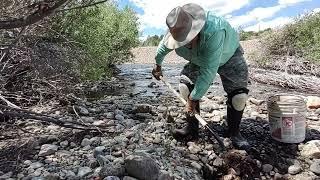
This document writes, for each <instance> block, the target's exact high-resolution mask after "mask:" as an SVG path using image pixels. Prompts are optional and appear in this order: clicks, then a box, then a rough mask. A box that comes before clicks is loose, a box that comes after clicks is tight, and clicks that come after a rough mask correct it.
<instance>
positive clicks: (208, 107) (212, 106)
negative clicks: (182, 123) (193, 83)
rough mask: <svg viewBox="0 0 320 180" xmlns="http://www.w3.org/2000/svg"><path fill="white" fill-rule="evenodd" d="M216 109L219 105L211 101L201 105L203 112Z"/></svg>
mask: <svg viewBox="0 0 320 180" xmlns="http://www.w3.org/2000/svg"><path fill="white" fill-rule="evenodd" d="M217 109H219V105H218V104H214V103H212V102H211V103H207V104H204V105H202V106H201V110H203V111H204V112H212V111H213V110H217Z"/></svg>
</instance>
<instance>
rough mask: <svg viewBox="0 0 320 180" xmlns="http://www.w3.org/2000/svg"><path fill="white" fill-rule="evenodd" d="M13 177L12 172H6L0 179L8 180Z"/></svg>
mask: <svg viewBox="0 0 320 180" xmlns="http://www.w3.org/2000/svg"><path fill="white" fill-rule="evenodd" d="M12 175H13V172H8V173H5V174H3V175H1V176H0V179H9V178H11V176H12Z"/></svg>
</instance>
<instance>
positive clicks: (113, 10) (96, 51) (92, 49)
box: [53, 3, 138, 80]
mask: <svg viewBox="0 0 320 180" xmlns="http://www.w3.org/2000/svg"><path fill="white" fill-rule="evenodd" d="M53 29H54V30H55V31H59V32H60V34H63V35H65V36H67V38H71V39H72V40H75V41H76V42H77V45H78V46H80V47H81V49H83V50H84V52H85V53H86V54H87V55H88V57H89V58H86V59H85V60H82V61H80V62H79V63H80V64H79V67H78V68H79V69H80V72H81V75H82V78H83V79H85V80H98V79H100V78H102V77H106V76H109V75H110V74H111V72H110V68H109V66H110V65H112V64H118V63H124V62H126V61H129V60H130V57H131V53H130V49H131V48H132V47H134V46H136V45H138V23H137V17H136V15H135V14H134V12H133V11H132V10H131V9H130V8H124V9H123V10H119V9H118V8H117V7H116V6H115V5H114V4H111V3H108V4H100V5H97V6H94V7H90V8H85V9H80V10H74V11H69V12H67V13H66V14H64V15H62V16H60V17H57V18H56V19H55V23H54V25H53Z"/></svg>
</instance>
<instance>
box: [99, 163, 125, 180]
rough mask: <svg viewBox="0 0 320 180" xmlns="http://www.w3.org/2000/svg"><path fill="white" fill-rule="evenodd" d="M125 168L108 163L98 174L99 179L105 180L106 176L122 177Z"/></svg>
mask: <svg viewBox="0 0 320 180" xmlns="http://www.w3.org/2000/svg"><path fill="white" fill-rule="evenodd" d="M125 171H126V170H125V167H124V166H122V165H121V164H114V163H109V164H108V165H106V166H105V167H103V168H102V169H101V170H100V172H99V176H100V177H101V178H105V177H108V176H118V177H121V176H124V175H125Z"/></svg>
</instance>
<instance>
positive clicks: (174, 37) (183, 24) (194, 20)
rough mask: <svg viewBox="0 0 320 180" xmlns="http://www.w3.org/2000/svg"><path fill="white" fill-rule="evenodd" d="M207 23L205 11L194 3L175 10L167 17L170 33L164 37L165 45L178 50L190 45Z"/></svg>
mask: <svg viewBox="0 0 320 180" xmlns="http://www.w3.org/2000/svg"><path fill="white" fill-rule="evenodd" d="M205 21H206V17H205V11H204V9H203V8H202V7H201V6H199V5H197V4H194V3H189V4H186V5H184V6H182V7H180V6H178V7H176V8H174V9H173V10H172V11H171V12H170V13H169V14H168V16H167V18H166V23H167V26H168V32H167V33H166V35H165V36H164V45H165V46H166V47H167V48H169V49H177V48H179V47H181V46H184V45H186V44H188V43H189V42H190V41H191V40H193V39H194V38H195V37H196V36H197V34H199V32H200V31H201V29H202V28H203V26H204V24H205Z"/></svg>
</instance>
